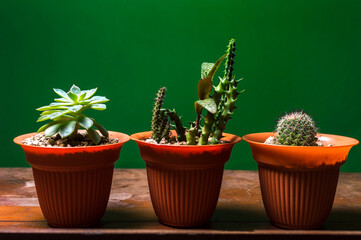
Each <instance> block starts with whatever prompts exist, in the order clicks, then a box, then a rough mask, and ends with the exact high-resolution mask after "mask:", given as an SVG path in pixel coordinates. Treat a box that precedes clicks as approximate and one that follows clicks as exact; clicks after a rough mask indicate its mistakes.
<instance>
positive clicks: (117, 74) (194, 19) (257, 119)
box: [0, 0, 361, 172]
mask: <svg viewBox="0 0 361 240" xmlns="http://www.w3.org/2000/svg"><path fill="white" fill-rule="evenodd" d="M360 12H361V1H359V0H353V1H352V0H343V1H341V0H339V1H331V0H322V1H320V0H319V1H316V0H304V1H289V0H284V1H281V0H272V1H269V0H234V1H225V0H218V1H214V0H207V1H200V0H197V1H195V0H177V1H165V0H164V1H157V0H151V1H149V0H138V1H133V0H128V1H125V0H117V1H109V0H106V1H100V0H99V1H90V0H86V1H79V0H66V1H50V0H44V1H38V0H31V1H28V0H23V1H20V0H11V1H6V0H2V1H0V79H1V84H2V88H1V94H0V100H1V104H2V111H1V118H0V119H1V138H0V139H1V142H0V143H1V147H2V150H1V152H0V166H1V167H15V166H28V164H27V163H26V162H25V158H24V154H23V152H22V150H21V149H20V147H18V146H16V145H15V144H14V143H13V142H12V139H13V138H14V137H15V136H17V135H20V134H22V133H27V132H34V131H35V130H37V128H38V127H39V125H40V124H38V123H35V120H36V118H37V116H38V112H36V111H35V108H36V107H39V106H42V105H46V104H48V103H49V102H50V101H51V100H52V99H53V98H54V97H55V95H54V93H53V92H52V88H53V87H57V88H62V89H65V90H68V89H69V87H70V86H71V85H72V84H73V83H76V84H77V85H79V86H80V87H81V88H84V89H89V88H92V87H99V94H100V95H104V96H107V97H108V98H110V99H111V101H110V102H109V104H108V110H106V111H105V112H100V113H94V114H93V115H92V114H90V115H92V116H94V117H96V118H97V119H98V120H99V122H102V123H103V125H104V126H106V127H107V128H108V129H111V130H117V131H121V132H125V133H128V134H131V133H134V132H139V131H144V130H149V128H150V126H149V125H150V123H149V122H150V118H151V108H152V102H153V98H154V96H155V95H154V94H155V92H156V91H157V89H158V88H159V87H161V86H166V87H167V88H168V96H167V99H166V102H165V105H166V106H167V107H175V108H176V109H177V111H178V112H179V113H182V114H183V115H184V119H186V120H193V119H194V118H195V115H194V110H193V102H194V101H195V100H196V98H197V94H196V85H197V82H198V80H199V77H200V65H201V63H202V62H203V61H215V60H216V59H217V58H218V57H219V56H221V55H222V54H223V52H224V50H225V47H226V44H227V41H228V39H229V38H231V37H234V38H236V39H237V43H238V49H237V52H238V54H237V58H236V65H235V73H236V76H238V77H244V79H245V80H244V81H243V83H242V87H244V88H245V89H246V92H245V93H244V94H243V95H242V96H240V99H239V102H238V103H237V104H238V106H239V109H238V110H237V112H236V114H235V116H234V119H233V120H231V121H230V122H229V125H228V126H227V132H232V133H234V134H238V135H244V134H246V133H252V132H261V131H270V130H272V129H273V126H274V125H275V122H274V121H275V119H276V118H277V116H278V115H280V114H282V113H283V112H285V111H289V110H292V109H299V108H302V109H305V110H306V111H308V112H309V113H310V114H312V115H313V117H314V119H315V120H316V121H317V122H318V125H319V127H320V129H321V132H324V133H333V134H339V135H346V136H350V137H355V138H358V139H361V124H360V119H361V111H360V106H361V97H360V92H361V82H360V81H361V44H360V42H361V41H360V40H361V14H360ZM117 167H127V168H141V167H144V163H143V161H142V160H141V159H140V156H139V153H138V149H137V147H136V144H135V143H133V142H129V143H127V144H126V145H125V146H124V148H123V151H122V154H121V159H120V161H119V162H118V163H117ZM227 168H228V169H256V164H255V163H254V162H253V160H252V158H251V152H250V149H249V147H248V145H247V144H246V143H245V142H242V143H240V144H238V145H237V146H236V147H235V149H234V152H233V154H232V158H231V160H230V162H229V163H228V164H227ZM343 170H344V171H359V172H361V150H360V146H357V147H355V148H353V149H352V150H351V153H350V155H349V159H348V162H347V163H346V164H345V165H344V167H343Z"/></svg>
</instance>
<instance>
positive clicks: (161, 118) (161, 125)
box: [152, 87, 170, 143]
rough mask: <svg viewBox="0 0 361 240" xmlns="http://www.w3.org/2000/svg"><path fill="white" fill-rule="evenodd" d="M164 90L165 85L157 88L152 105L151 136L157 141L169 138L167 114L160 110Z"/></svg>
mask: <svg viewBox="0 0 361 240" xmlns="http://www.w3.org/2000/svg"><path fill="white" fill-rule="evenodd" d="M166 90H167V89H166V88H165V87H162V88H160V89H159V91H158V93H157V97H156V99H155V103H154V107H153V117H152V137H153V139H154V140H155V141H156V142H157V143H159V142H160V141H161V140H162V139H163V138H165V139H169V131H170V122H169V120H168V116H167V115H166V114H165V113H164V111H162V105H163V101H164V98H165V92H166Z"/></svg>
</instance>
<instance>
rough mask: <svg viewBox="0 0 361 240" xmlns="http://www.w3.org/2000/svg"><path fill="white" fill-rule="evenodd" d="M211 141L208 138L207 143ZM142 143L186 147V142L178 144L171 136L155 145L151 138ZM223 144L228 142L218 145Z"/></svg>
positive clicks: (221, 142)
mask: <svg viewBox="0 0 361 240" xmlns="http://www.w3.org/2000/svg"><path fill="white" fill-rule="evenodd" d="M211 139H212V138H209V141H210V140H211ZM144 142H146V143H152V144H159V145H173V146H181V145H187V142H186V141H182V142H179V141H178V140H177V138H176V137H175V136H171V137H170V139H169V141H168V140H166V139H165V138H162V140H161V141H160V142H159V143H157V142H156V141H155V140H154V139H153V138H152V137H149V138H147V139H145V140H144ZM224 143H229V142H227V141H222V140H221V141H220V142H219V144H224Z"/></svg>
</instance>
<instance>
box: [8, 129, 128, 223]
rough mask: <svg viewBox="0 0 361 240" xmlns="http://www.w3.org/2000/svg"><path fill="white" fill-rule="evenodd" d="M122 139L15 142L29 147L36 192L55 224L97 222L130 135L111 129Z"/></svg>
mask: <svg viewBox="0 0 361 240" xmlns="http://www.w3.org/2000/svg"><path fill="white" fill-rule="evenodd" d="M109 133H110V137H112V138H118V139H119V141H120V142H119V143H116V144H110V145H102V146H89V147H71V148H67V147H57V148H55V147H38V146H29V145H25V144H23V143H22V141H23V140H24V139H26V138H28V137H31V136H33V135H35V134H36V133H29V134H25V135H21V136H18V137H16V138H15V139H14V142H15V143H17V144H19V145H20V146H21V147H22V148H23V149H24V151H25V156H26V160H27V161H28V163H30V165H31V166H32V168H33V175H34V181H35V187H36V192H37V195H38V199H39V204H40V208H41V210H42V212H43V214H44V217H45V219H46V220H47V221H48V223H49V225H50V226H53V227H88V226H92V225H95V224H97V223H98V222H99V221H100V219H101V218H102V216H103V215H104V213H105V209H106V207H107V204H108V200H109V194H110V188H111V183H112V179H113V169H114V163H115V161H117V160H118V158H119V154H120V150H121V148H122V145H123V144H124V143H125V142H127V141H129V139H130V138H129V136H128V135H126V134H123V133H118V132H109Z"/></svg>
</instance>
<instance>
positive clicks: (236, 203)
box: [0, 168, 361, 240]
mask: <svg viewBox="0 0 361 240" xmlns="http://www.w3.org/2000/svg"><path fill="white" fill-rule="evenodd" d="M360 181H361V174H359V173H341V175H340V180H339V185H338V189H337V193H336V198H335V203H334V207H333V210H332V212H331V215H330V217H329V219H328V220H327V222H326V223H325V225H324V227H323V228H322V229H320V230H313V231H292V230H283V229H279V228H277V227H275V226H273V225H272V224H271V223H270V222H269V220H268V218H267V216H266V214H265V211H264V208H263V204H262V198H261V193H260V189H259V182H258V174H257V172H255V171H225V175H224V179H223V185H222V190H221V194H220V198H219V203H218V205H217V209H216V211H215V214H214V216H213V218H212V220H211V222H210V223H208V224H207V225H204V226H201V227H199V228H193V229H177V228H171V227H168V226H165V225H162V224H160V223H159V222H158V219H157V217H156V215H155V213H154V211H153V208H152V204H151V202H150V197H149V189H148V185H147V180H146V173H145V170H144V169H116V170H115V174H114V180H113V185H112V191H111V196H110V201H109V204H108V208H107V211H106V213H105V216H104V217H103V219H102V222H101V223H100V224H98V225H96V226H94V227H93V228H87V229H54V228H51V227H49V226H48V225H47V222H46V221H45V219H44V217H43V215H42V213H41V210H40V208H39V204H38V201H37V198H36V191H35V186H34V182H33V177H32V171H31V169H28V168H3V169H0V239H1V240H2V239H13V238H20V237H21V238H24V239H33V238H36V239H43V238H44V239H47V238H50V237H51V238H54V239H64V238H71V239H83V238H85V237H86V238H87V239H98V238H97V237H99V236H100V235H101V236H102V239H144V238H146V239H167V238H168V237H171V238H172V239H184V238H187V239H203V238H204V239H206V238H207V239H222V238H224V237H225V236H227V239H249V238H251V239H304V238H305V237H310V238H312V237H314V238H317V239H331V237H332V239H352V238H354V237H359V238H360V239H361V185H360V184H359V182H360Z"/></svg>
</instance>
